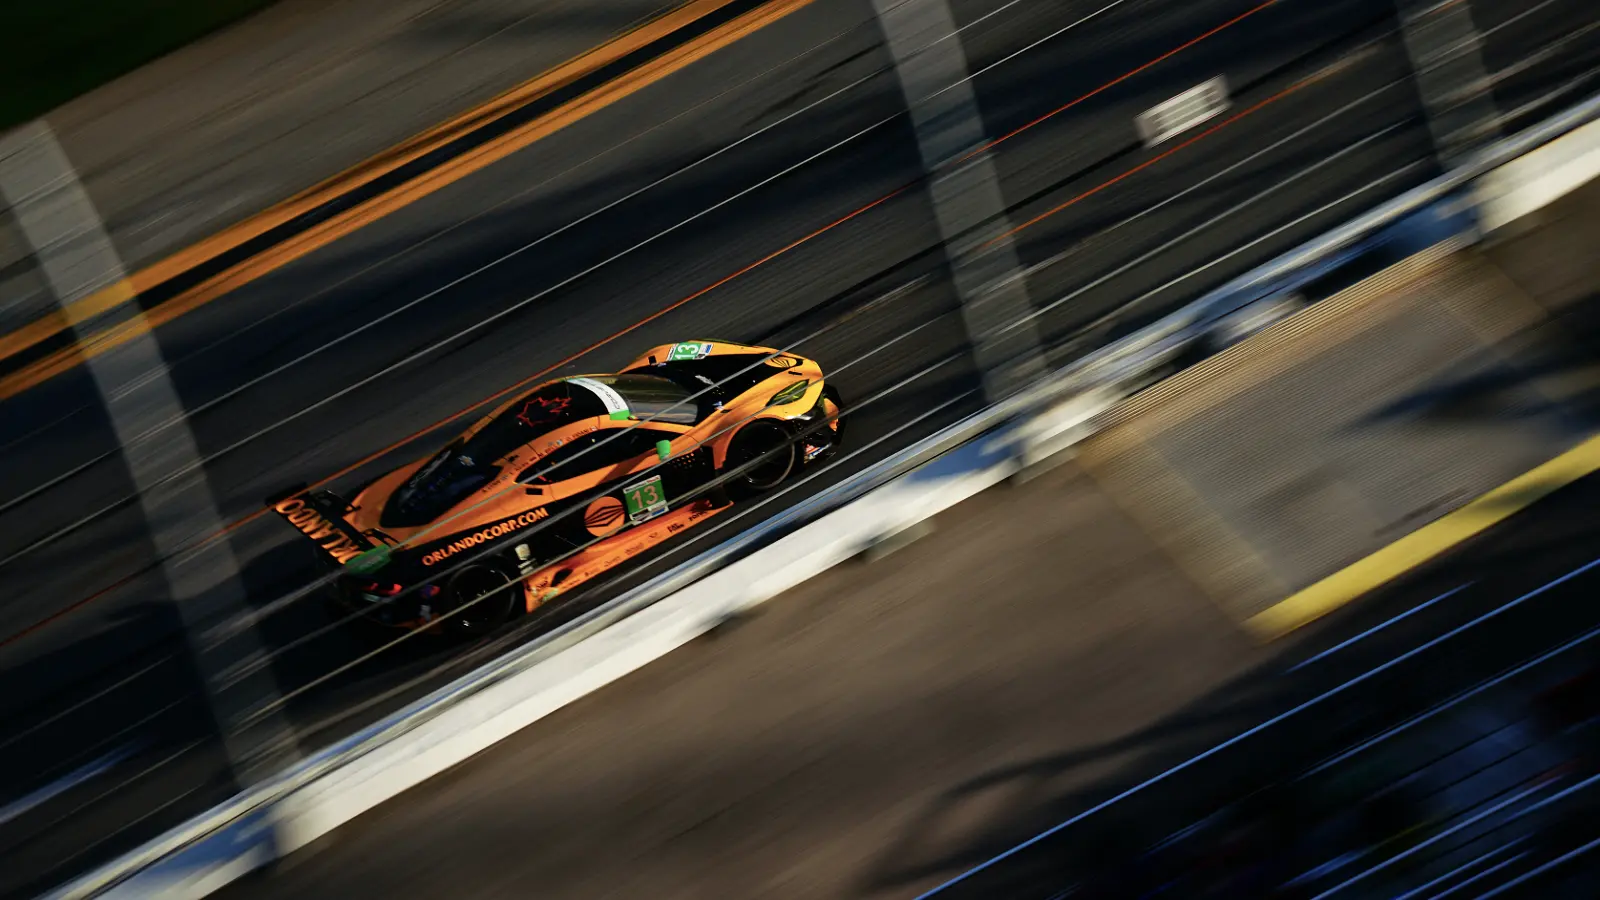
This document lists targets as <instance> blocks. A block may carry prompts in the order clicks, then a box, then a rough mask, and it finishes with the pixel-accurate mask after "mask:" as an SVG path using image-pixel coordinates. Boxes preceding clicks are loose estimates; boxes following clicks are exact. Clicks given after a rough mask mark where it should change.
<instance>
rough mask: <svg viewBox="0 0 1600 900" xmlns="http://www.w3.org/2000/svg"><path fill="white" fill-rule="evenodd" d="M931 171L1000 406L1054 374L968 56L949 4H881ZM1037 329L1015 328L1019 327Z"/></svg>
mask: <svg viewBox="0 0 1600 900" xmlns="http://www.w3.org/2000/svg"><path fill="white" fill-rule="evenodd" d="M872 5H873V9H874V10H875V11H876V12H877V14H878V24H879V26H880V27H881V28H882V29H883V33H884V37H885V39H886V42H887V44H888V47H889V52H890V54H891V56H892V57H893V59H894V66H895V74H896V75H897V76H898V78H899V80H900V89H901V91H902V92H903V93H904V94H905V98H906V105H907V107H908V108H909V110H910V113H911V123H912V126H913V128H914V129H915V131H916V137H917V149H918V150H919V151H920V153H921V155H922V164H923V168H924V170H925V171H926V172H927V173H928V175H929V185H928V191H929V195H930V199H931V200H932V202H933V212H934V217H935V218H936V219H937V220H938V225H939V234H940V237H942V238H943V239H944V244H945V255H946V258H947V259H948V260H949V262H950V268H951V272H952V276H953V278H954V281H955V288H956V293H957V295H958V296H959V297H960V299H961V312H962V317H963V320H964V321H965V324H966V328H967V334H968V336H969V337H970V338H971V340H972V345H973V348H974V350H973V352H974V354H975V355H976V357H977V362H978V367H979V369H980V370H981V372H982V374H983V382H984V390H985V391H986V393H987V394H988V398H989V401H990V402H991V403H993V402H998V401H1000V400H1003V399H1005V398H1006V397H1008V396H1010V395H1012V394H1015V393H1016V392H1017V391H1019V390H1021V389H1022V388H1024V387H1027V386H1028V385H1029V384H1031V383H1032V382H1034V381H1035V380H1037V379H1039V378H1041V377H1043V376H1044V374H1045V371H1046V369H1045V363H1044V356H1043V354H1042V353H1041V352H1040V349H1039V338H1038V333H1037V331H1036V330H1035V329H1034V326H1033V324H1032V322H1031V320H1029V316H1030V315H1031V314H1032V313H1033V311H1034V307H1033V303H1032V301H1031V300H1030V298H1029V296H1028V288H1027V281H1026V279H1025V278H1024V277H1023V274H1022V267H1021V266H1020V265H1019V263H1018V261H1017V252H1016V248H1015V246H1014V245H1013V243H1012V240H1011V238H1010V237H1009V235H1008V232H1010V230H1011V223H1010V220H1009V218H1008V217H1007V216H1006V213H1005V201H1004V200H1003V198H1002V195H1001V193H1000V179H999V176H998V175H997V174H996V172H995V167H994V161H993V160H992V159H991V158H990V155H989V152H988V150H987V149H984V147H985V145H986V144H987V143H988V138H987V134H986V132H985V129H984V125H983V116H982V114H981V113H980V112H979V109H978V100H977V96H976V95H975V94H974V92H973V88H972V82H971V80H970V78H969V77H968V74H967V72H968V70H967V57H966V51H965V50H964V49H963V47H962V44H961V37H960V35H959V34H957V33H956V26H955V19H954V17H953V16H952V15H951V13H950V5H949V3H948V2H947V0H872ZM1021 321H1027V322H1028V324H1026V325H1023V326H1020V327H1014V328H1012V329H1010V330H1009V331H1005V332H1003V333H1002V332H1001V331H1000V329H1002V328H1004V327H1005V326H1007V325H1012V324H1013V323H1016V322H1021Z"/></svg>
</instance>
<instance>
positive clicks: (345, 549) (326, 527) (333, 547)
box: [272, 497, 366, 564]
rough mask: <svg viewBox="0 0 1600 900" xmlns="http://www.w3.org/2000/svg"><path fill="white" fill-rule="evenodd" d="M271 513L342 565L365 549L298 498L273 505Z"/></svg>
mask: <svg viewBox="0 0 1600 900" xmlns="http://www.w3.org/2000/svg"><path fill="white" fill-rule="evenodd" d="M272 511H273V512H275V513H277V514H278V515H280V516H283V517H284V518H285V519H288V520H289V524H290V525H293V526H294V527H296V528H298V529H300V532H301V533H302V534H304V535H305V536H306V537H308V538H311V539H312V540H313V541H316V542H317V546H319V547H321V548H322V549H323V551H324V552H326V553H327V554H328V555H329V556H331V557H333V558H334V560H335V561H337V562H339V563H341V564H343V563H347V562H349V561H350V560H352V559H355V558H356V557H357V556H360V555H361V553H362V551H363V550H364V549H366V548H364V547H362V546H361V545H359V544H357V543H356V542H355V541H353V540H351V539H350V537H349V535H347V534H345V533H344V532H343V531H340V530H339V527H338V526H337V525H334V524H333V523H332V522H330V521H328V520H327V519H326V518H324V517H323V515H322V513H319V512H317V511H316V510H315V509H312V508H311V507H310V506H307V505H306V501H305V500H304V499H303V498H300V497H291V498H290V499H288V500H283V501H280V502H278V503H275V504H273V506H272Z"/></svg>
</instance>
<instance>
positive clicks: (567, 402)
mask: <svg viewBox="0 0 1600 900" xmlns="http://www.w3.org/2000/svg"><path fill="white" fill-rule="evenodd" d="M605 411H606V410H605V406H604V404H602V403H601V402H600V400H599V398H598V397H596V396H595V394H594V392H593V391H590V390H587V389H585V388H582V387H575V386H573V385H571V384H568V383H567V382H564V381H559V382H556V383H554V384H548V385H545V386H544V387H542V388H539V389H538V390H536V391H534V392H533V393H531V394H528V395H526V396H524V397H522V398H521V399H519V400H517V401H516V402H515V403H512V404H511V405H510V406H508V407H506V409H505V411H504V412H502V413H500V415H498V416H495V417H494V418H493V419H491V420H490V421H489V422H488V424H486V425H484V426H483V427H482V428H480V429H479V430H478V432H477V433H476V434H474V435H473V436H472V437H471V438H470V439H468V440H466V441H464V442H459V443H452V444H451V445H450V446H448V447H446V448H444V450H442V451H440V452H439V454H438V455H437V456H435V457H434V458H433V459H432V460H430V461H429V462H428V463H427V464H426V465H424V466H423V467H422V468H420V469H418V470H417V472H416V473H415V474H414V475H412V476H411V478H409V479H408V480H407V481H406V482H405V484H402V485H401V486H400V487H399V488H398V489H397V490H396V491H395V492H394V494H393V495H392V496H391V497H390V498H389V502H388V504H387V505H386V506H385V508H384V512H383V515H382V517H381V519H380V524H382V525H385V526H392V527H411V526H415V525H421V524H424V523H426V522H429V521H432V520H433V519H434V518H437V517H438V516H441V515H443V514H444V513H445V512H446V511H448V510H449V509H450V508H451V507H453V506H455V505H456V504H457V503H460V502H461V501H462V500H465V499H466V498H467V497H468V496H469V495H470V494H471V493H472V492H473V491H476V490H478V489H479V488H481V487H483V486H484V485H485V484H488V483H489V482H490V481H491V480H493V479H494V477H495V476H496V475H498V474H500V468H499V467H498V466H496V465H495V463H496V462H497V461H498V460H500V459H502V458H503V457H505V456H507V455H508V454H510V453H512V452H514V451H515V450H516V449H517V448H518V447H521V446H523V445H524V444H527V443H528V442H529V441H532V440H534V439H535V438H538V437H539V436H540V435H542V434H545V433H547V432H549V431H550V430H552V429H554V428H559V427H560V426H562V425H566V424H568V423H570V422H576V421H578V420H579V419H587V418H592V417H594V416H599V415H604V414H605Z"/></svg>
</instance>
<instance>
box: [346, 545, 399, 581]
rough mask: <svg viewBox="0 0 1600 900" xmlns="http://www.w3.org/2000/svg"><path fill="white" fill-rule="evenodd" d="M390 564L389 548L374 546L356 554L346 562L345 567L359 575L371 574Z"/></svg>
mask: <svg viewBox="0 0 1600 900" xmlns="http://www.w3.org/2000/svg"><path fill="white" fill-rule="evenodd" d="M388 564H389V548H388V547H373V548H372V549H371V550H368V551H367V552H365V553H362V554H360V555H358V556H356V557H355V558H354V559H352V560H350V561H349V562H347V563H345V564H344V567H345V568H347V569H349V570H350V571H352V572H354V573H356V574H357V575H371V574H372V573H373V572H376V571H378V570H379V569H382V568H383V567H384V566H387V565H388Z"/></svg>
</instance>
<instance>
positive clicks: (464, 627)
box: [437, 565, 522, 638]
mask: <svg viewBox="0 0 1600 900" xmlns="http://www.w3.org/2000/svg"><path fill="white" fill-rule="evenodd" d="M515 581H516V579H515V578H514V577H512V576H511V575H510V574H508V573H507V572H506V571H505V570H504V569H502V568H501V567H499V566H492V565H491V566H483V565H471V566H467V567H465V568H463V569H462V570H461V571H459V572H457V573H455V574H454V575H452V576H450V581H449V584H448V588H447V589H446V591H445V593H444V598H443V600H444V603H445V604H447V608H445V609H441V610H437V612H438V614H439V615H440V618H441V621H443V622H444V627H445V630H446V631H448V632H449V633H450V634H452V635H455V636H457V637H463V638H479V637H483V636H484V635H487V634H490V633H492V632H494V631H495V629H497V628H499V627H500V626H502V625H504V624H505V623H507V622H509V621H510V620H511V619H512V617H513V616H515V615H516V614H517V612H518V611H519V610H520V609H521V608H522V590H521V589H520V588H519V587H518V586H517V585H516V584H515ZM480 598H483V599H480Z"/></svg>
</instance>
